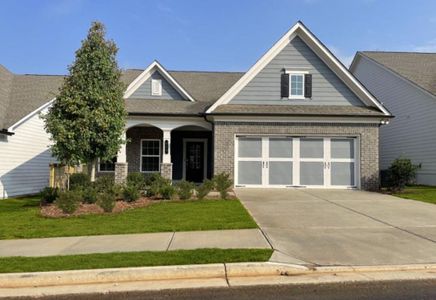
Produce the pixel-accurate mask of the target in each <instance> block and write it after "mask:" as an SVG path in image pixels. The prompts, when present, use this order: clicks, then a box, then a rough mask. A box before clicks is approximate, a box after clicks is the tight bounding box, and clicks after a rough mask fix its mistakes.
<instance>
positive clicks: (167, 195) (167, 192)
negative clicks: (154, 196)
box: [159, 183, 177, 200]
mask: <svg viewBox="0 0 436 300" xmlns="http://www.w3.org/2000/svg"><path fill="white" fill-rule="evenodd" d="M176 193H177V190H176V188H175V187H174V186H172V185H171V183H165V184H163V185H162V186H161V187H160V189H159V195H161V197H162V198H163V199H166V200H171V199H172V198H173V197H174V195H175V194H176Z"/></svg>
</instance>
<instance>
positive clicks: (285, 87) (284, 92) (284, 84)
mask: <svg viewBox="0 0 436 300" xmlns="http://www.w3.org/2000/svg"><path fill="white" fill-rule="evenodd" d="M281 97H282V98H289V74H282V80H281Z"/></svg>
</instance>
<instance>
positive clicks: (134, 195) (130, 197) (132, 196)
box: [123, 184, 141, 202]
mask: <svg viewBox="0 0 436 300" xmlns="http://www.w3.org/2000/svg"><path fill="white" fill-rule="evenodd" d="M139 197H141V192H140V191H139V189H138V187H137V186H135V185H132V184H130V185H129V184H128V185H126V186H125V187H124V189H123V198H124V200H126V201H127V202H132V201H136V200H138V199H139Z"/></svg>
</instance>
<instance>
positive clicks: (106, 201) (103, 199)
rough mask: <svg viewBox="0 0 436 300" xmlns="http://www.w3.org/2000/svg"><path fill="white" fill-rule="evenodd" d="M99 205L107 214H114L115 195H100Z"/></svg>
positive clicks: (109, 193) (106, 193)
mask: <svg viewBox="0 0 436 300" xmlns="http://www.w3.org/2000/svg"><path fill="white" fill-rule="evenodd" d="M97 198H98V200H97V204H98V206H100V207H101V208H102V209H103V210H104V211H105V212H112V210H113V209H114V207H115V195H114V194H113V193H111V192H105V193H101V194H98V197H97Z"/></svg>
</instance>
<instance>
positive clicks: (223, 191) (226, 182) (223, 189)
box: [213, 172, 233, 199]
mask: <svg viewBox="0 0 436 300" xmlns="http://www.w3.org/2000/svg"><path fill="white" fill-rule="evenodd" d="M213 182H214V184H215V188H216V189H217V191H218V192H219V193H220V196H221V198H222V199H227V198H228V196H229V194H228V190H229V189H230V187H231V186H232V185H233V181H232V180H231V179H230V175H229V174H228V173H224V172H223V173H220V174H218V175H215V176H214V177H213Z"/></svg>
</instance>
